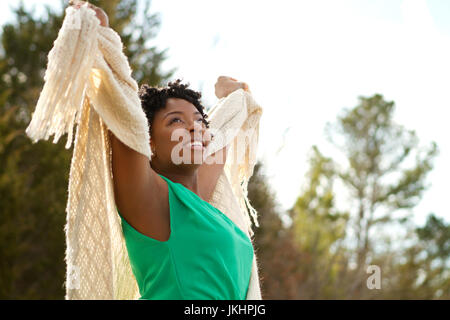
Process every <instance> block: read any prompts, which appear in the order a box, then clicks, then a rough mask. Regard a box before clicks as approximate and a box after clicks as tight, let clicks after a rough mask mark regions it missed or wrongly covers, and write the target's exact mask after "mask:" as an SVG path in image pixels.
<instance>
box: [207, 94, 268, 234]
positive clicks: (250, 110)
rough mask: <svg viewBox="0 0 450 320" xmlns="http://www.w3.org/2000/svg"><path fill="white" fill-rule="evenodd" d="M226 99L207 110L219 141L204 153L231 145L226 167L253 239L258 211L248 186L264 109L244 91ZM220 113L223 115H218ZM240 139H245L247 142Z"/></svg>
mask: <svg viewBox="0 0 450 320" xmlns="http://www.w3.org/2000/svg"><path fill="white" fill-rule="evenodd" d="M227 98H228V99H227ZM227 98H222V99H220V100H219V102H218V104H216V105H215V106H214V107H213V108H211V110H210V114H211V120H213V121H212V123H213V124H214V125H215V126H216V127H215V129H218V130H219V134H218V135H217V138H218V140H219V141H215V143H216V144H215V145H213V146H211V149H210V150H208V151H207V154H208V155H209V154H211V153H213V152H215V151H217V150H219V149H221V148H223V147H224V146H225V145H229V144H230V145H231V146H232V147H231V148H230V150H229V152H230V153H231V154H233V156H234V157H231V158H230V157H227V163H226V166H225V168H226V171H227V172H228V175H229V179H230V182H231V185H232V189H233V190H234V193H235V196H236V197H237V199H238V202H239V205H240V207H241V210H242V212H243V216H244V219H245V221H246V223H247V226H248V230H249V233H250V235H251V236H253V235H254V232H253V229H252V227H251V226H252V222H251V219H253V224H254V225H255V226H256V227H259V223H258V212H257V210H256V209H255V208H254V207H253V206H252V205H251V204H250V201H249V199H248V183H249V180H250V178H251V176H252V175H253V169H254V166H255V164H256V153H257V149H258V140H259V119H260V117H261V115H262V112H263V110H262V108H261V107H260V106H259V105H258V104H257V103H256V101H255V100H254V99H253V97H252V96H251V94H250V93H249V92H245V91H244V90H237V91H235V92H233V93H231V94H230V96H228V97H227ZM238 98H239V99H240V98H242V100H241V101H237V99H238ZM242 108H244V109H242ZM222 112H226V115H224V114H221V113H222ZM230 119H233V120H230ZM241 122H242V123H241ZM230 123H233V125H235V124H238V123H240V125H241V127H240V128H230V127H229V124H230ZM242 138H248V139H249V141H248V143H247V141H244V140H243V139H242ZM213 142H214V140H213Z"/></svg>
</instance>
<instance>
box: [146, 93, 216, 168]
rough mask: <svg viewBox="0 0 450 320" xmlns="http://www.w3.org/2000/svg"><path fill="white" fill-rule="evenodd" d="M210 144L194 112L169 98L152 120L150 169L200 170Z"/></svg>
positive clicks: (188, 105) (182, 103) (191, 105)
mask: <svg viewBox="0 0 450 320" xmlns="http://www.w3.org/2000/svg"><path fill="white" fill-rule="evenodd" d="M210 141H211V135H210V132H209V130H208V129H207V128H206V126H205V124H204V122H203V117H202V115H201V113H200V112H199V111H198V110H197V108H195V106H194V105H193V104H192V103H190V102H188V101H186V100H184V99H179V98H169V99H167V103H166V106H165V108H163V109H160V110H159V111H158V112H156V113H155V115H154V118H153V124H152V128H151V139H150V145H151V148H152V152H153V157H152V160H151V163H152V167H154V168H155V169H156V168H161V169H164V171H168V170H171V168H172V169H173V168H174V166H176V167H177V170H179V169H180V167H181V168H185V167H186V166H187V167H189V168H192V167H193V166H194V167H196V166H199V165H201V164H202V163H203V160H204V159H203V157H204V152H205V150H206V147H207V146H208V144H209V142H210Z"/></svg>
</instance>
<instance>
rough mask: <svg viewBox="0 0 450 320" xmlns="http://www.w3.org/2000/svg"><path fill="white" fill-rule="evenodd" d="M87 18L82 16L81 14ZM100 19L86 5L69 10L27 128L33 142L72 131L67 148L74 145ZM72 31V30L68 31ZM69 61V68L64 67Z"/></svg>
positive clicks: (55, 43)
mask: <svg viewBox="0 0 450 320" xmlns="http://www.w3.org/2000/svg"><path fill="white" fill-rule="evenodd" d="M82 14H83V15H85V16H86V17H87V18H86V19H81V15H82ZM99 25H100V22H99V20H98V19H97V18H96V17H95V12H94V11H93V10H91V9H89V8H88V7H87V5H86V6H82V7H81V8H80V9H78V10H76V9H74V8H72V7H68V8H67V9H66V18H65V19H64V22H63V25H62V27H61V29H60V30H59V33H58V37H57V39H56V40H55V42H54V46H53V48H52V50H51V51H50V52H49V55H48V64H47V69H46V72H45V75H44V80H45V84H44V88H43V89H42V91H41V94H40V96H39V100H38V103H37V105H36V109H35V111H34V113H33V115H32V120H31V122H30V124H29V125H28V127H27V129H26V130H25V132H26V134H27V135H28V136H29V137H30V138H31V140H32V141H33V143H36V142H37V141H38V140H40V139H45V140H48V139H49V137H50V135H55V136H54V139H53V143H57V142H58V140H59V138H60V137H61V136H62V135H63V134H65V133H69V136H68V139H67V143H66V145H65V147H66V148H67V149H68V148H70V146H71V145H72V140H73V128H74V125H75V123H77V124H79V121H80V116H81V110H82V106H83V101H84V98H85V91H86V84H87V82H88V77H89V74H90V72H91V68H92V65H93V63H94V60H95V53H96V51H97V41H96V39H97V32H96V30H97V28H98V27H99ZM69 30H70V32H68V31H69ZM61 61H66V63H67V66H68V67H67V68H61V67H60V65H59V64H60V63H61Z"/></svg>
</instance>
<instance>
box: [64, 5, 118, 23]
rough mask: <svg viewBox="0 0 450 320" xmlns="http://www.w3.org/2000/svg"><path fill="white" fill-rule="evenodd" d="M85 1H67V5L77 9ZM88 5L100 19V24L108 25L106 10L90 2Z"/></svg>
mask: <svg viewBox="0 0 450 320" xmlns="http://www.w3.org/2000/svg"><path fill="white" fill-rule="evenodd" d="M85 3H86V1H79V0H71V1H69V5H70V6H72V7H73V8H75V9H79V8H80V7H81V6H82V5H84V4H85ZM88 6H89V8H91V9H93V10H94V11H95V15H96V17H97V18H98V19H99V20H100V25H101V26H103V27H109V19H108V15H107V14H106V12H105V11H103V9H101V8H99V7H96V6H94V5H93V4H90V3H88Z"/></svg>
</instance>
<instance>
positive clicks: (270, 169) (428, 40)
mask: <svg viewBox="0 0 450 320" xmlns="http://www.w3.org/2000/svg"><path fill="white" fill-rule="evenodd" d="M25 2H26V4H27V5H28V4H30V5H31V4H37V3H48V4H52V5H55V6H56V7H58V6H59V1H56V0H53V1H50V0H46V1H38V0H35V1H33V0H26V1H25ZM16 3H18V1H12V0H9V1H1V2H0V22H4V21H7V20H10V19H11V15H10V13H9V10H8V4H12V5H15V4H16ZM151 10H152V12H159V13H160V17H161V21H162V25H161V29H160V32H159V35H158V38H157V39H156V40H155V42H154V43H155V44H156V45H157V46H158V47H159V48H160V49H164V48H169V51H168V54H169V59H168V60H167V61H166V62H165V64H164V68H165V69H170V68H173V67H178V71H177V73H176V74H175V75H174V77H180V78H183V79H184V80H185V81H188V82H190V83H191V86H192V87H193V88H194V89H197V90H201V91H202V92H203V97H204V102H205V105H207V106H210V105H212V104H213V103H215V101H216V98H215V96H214V83H215V81H216V78H217V76H219V75H230V76H233V77H235V78H237V79H240V80H242V81H245V82H247V83H248V84H249V86H250V89H251V90H252V92H253V95H254V97H255V99H256V100H257V101H258V102H259V103H260V104H261V105H262V106H263V108H264V115H263V117H262V120H261V126H260V130H261V132H260V145H259V150H258V157H259V158H260V159H263V161H264V163H265V164H266V169H267V171H266V173H267V175H268V176H269V178H270V183H271V185H272V188H273V190H274V191H275V192H276V194H277V197H278V201H279V203H280V205H281V207H282V208H284V209H287V208H289V207H291V206H292V205H293V203H294V201H295V199H296V196H297V195H298V194H299V192H300V188H301V186H302V185H303V184H304V182H305V180H304V174H305V172H306V170H307V169H308V167H307V161H306V160H307V154H308V151H309V150H310V147H311V146H312V145H313V144H317V145H318V146H319V148H320V149H321V151H322V152H323V153H325V154H326V155H328V156H332V157H333V158H337V157H338V156H339V155H338V154H337V153H336V151H334V150H333V149H330V148H329V147H327V144H326V142H325V140H324V135H323V130H324V127H325V124H326V122H329V121H334V120H335V119H336V115H337V114H338V113H339V111H340V110H342V108H352V107H354V106H356V104H357V102H358V100H357V97H358V96H360V95H363V96H371V95H373V94H375V93H380V94H382V95H383V96H384V97H385V99H387V100H389V101H391V100H393V101H395V103H396V114H395V119H396V121H397V122H398V123H400V124H402V125H404V126H405V127H406V128H408V129H414V130H416V132H417V134H418V137H419V139H420V142H421V145H427V144H429V142H430V141H433V140H434V141H436V142H437V144H438V146H439V148H440V155H439V156H438V158H437V159H436V161H435V169H434V170H433V172H432V173H431V174H430V175H429V177H428V183H429V184H430V185H431V186H430V189H429V190H428V191H427V192H426V193H425V195H424V198H423V199H422V201H421V202H420V204H419V205H418V206H417V207H416V208H415V210H414V212H415V214H416V219H415V220H416V221H417V223H420V224H422V223H423V222H424V221H425V217H426V215H427V214H428V213H431V212H434V213H436V214H437V215H438V216H441V217H445V218H446V220H447V221H450V212H449V211H450V210H449V205H448V199H447V198H446V196H447V195H448V194H447V190H448V185H447V182H448V179H449V177H450V167H449V166H448V164H450V140H449V139H448V137H449V136H450V135H449V133H450V130H449V129H448V115H449V108H450V94H449V89H450V59H449V57H450V1H448V0H428V1H427V0H339V1H336V0H315V1H299V0H297V1H281V0H278V1H262V0H255V1H250V0H246V1H240V0H228V1H213V0H196V1H183V0H180V1H175V0H171V1H167V0H166V1H164V0H153V1H152V6H151ZM446 136H447V139H446V138H445V137H446ZM281 146H283V148H280V147H281ZM446 164H447V165H446Z"/></svg>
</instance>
